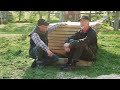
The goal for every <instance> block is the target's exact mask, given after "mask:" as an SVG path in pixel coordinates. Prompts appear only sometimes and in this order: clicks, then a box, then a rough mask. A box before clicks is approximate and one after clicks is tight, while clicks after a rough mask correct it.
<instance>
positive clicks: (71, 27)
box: [48, 22, 99, 57]
mask: <svg viewBox="0 0 120 90" xmlns="http://www.w3.org/2000/svg"><path fill="white" fill-rule="evenodd" d="M64 23H66V24H67V25H64V26H60V27H58V28H57V29H56V30H55V31H53V32H51V33H49V35H48V40H49V43H48V46H49V48H50V50H51V51H52V52H53V53H55V54H57V55H58V56H61V57H65V51H64V48H63V45H64V42H65V40H67V38H68V37H70V36H71V35H73V34H74V33H76V32H77V31H79V30H80V23H79V22H64ZM90 26H91V27H92V28H94V30H95V31H96V32H97V33H98V31H99V30H98V26H99V22H90Z"/></svg>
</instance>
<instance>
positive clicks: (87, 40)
mask: <svg viewBox="0 0 120 90" xmlns="http://www.w3.org/2000/svg"><path fill="white" fill-rule="evenodd" d="M95 39H97V37H96V34H95V33H90V34H88V35H87V36H86V37H85V38H82V39H79V40H73V41H72V42H71V43H70V45H74V44H77V43H79V44H80V43H86V44H87V45H90V44H91V42H94V41H95Z"/></svg>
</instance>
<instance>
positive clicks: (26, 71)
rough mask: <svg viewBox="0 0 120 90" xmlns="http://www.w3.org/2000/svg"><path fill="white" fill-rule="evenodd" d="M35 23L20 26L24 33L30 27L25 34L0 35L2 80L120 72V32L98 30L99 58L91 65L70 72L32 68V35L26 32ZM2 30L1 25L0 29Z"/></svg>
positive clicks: (48, 68) (71, 76)
mask: <svg viewBox="0 0 120 90" xmlns="http://www.w3.org/2000/svg"><path fill="white" fill-rule="evenodd" d="M32 25H33V24H29V25H28V26H29V28H28V27H26V29H25V28H24V27H20V28H22V29H23V30H21V29H18V30H21V32H23V31H24V30H27V31H26V32H27V33H22V34H23V36H11V37H0V79H3V78H5V79H6V78H8V79H12V78H14V79H61V78H76V77H81V78H87V77H91V78H94V77H97V76H99V75H109V74H120V31H116V32H115V31H110V32H99V34H98V45H99V49H98V54H97V60H96V62H95V63H94V64H93V65H92V66H90V67H79V68H77V70H75V71H70V72H65V71H61V70H60V69H59V68H60V67H59V66H48V67H46V68H44V69H37V68H36V69H31V68H30V66H31V63H32V62H33V61H32V60H30V59H29V56H28V49H29V37H27V36H26V34H28V33H29V32H30V31H31V30H30V28H32V27H33V26H32ZM6 27H7V26H6ZM11 27H12V26H11ZM12 28H13V27H12ZM3 29H4V28H3ZM2 31H3V30H2V29H1V28H0V32H2ZM13 32H16V33H19V32H17V31H14V30H13ZM4 33H5V32H4ZM9 33H11V32H9Z"/></svg>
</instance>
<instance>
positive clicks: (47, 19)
mask: <svg viewBox="0 0 120 90" xmlns="http://www.w3.org/2000/svg"><path fill="white" fill-rule="evenodd" d="M47 20H48V22H50V11H48V19H47Z"/></svg>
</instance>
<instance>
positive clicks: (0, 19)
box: [0, 11, 3, 24]
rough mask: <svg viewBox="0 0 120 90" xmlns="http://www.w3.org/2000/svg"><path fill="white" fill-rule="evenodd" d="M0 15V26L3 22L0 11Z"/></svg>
mask: <svg viewBox="0 0 120 90" xmlns="http://www.w3.org/2000/svg"><path fill="white" fill-rule="evenodd" d="M0 15H1V17H0V22H1V23H0V24H3V20H2V11H0Z"/></svg>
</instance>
